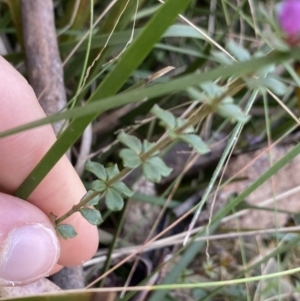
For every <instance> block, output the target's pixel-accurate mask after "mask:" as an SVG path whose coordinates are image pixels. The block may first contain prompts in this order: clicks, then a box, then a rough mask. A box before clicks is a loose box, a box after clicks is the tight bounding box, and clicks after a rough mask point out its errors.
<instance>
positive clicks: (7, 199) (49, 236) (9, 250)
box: [0, 193, 60, 286]
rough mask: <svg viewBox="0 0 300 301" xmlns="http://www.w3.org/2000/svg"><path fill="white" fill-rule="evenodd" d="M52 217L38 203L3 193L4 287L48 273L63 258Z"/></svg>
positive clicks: (0, 264)
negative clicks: (37, 205)
mask: <svg viewBox="0 0 300 301" xmlns="http://www.w3.org/2000/svg"><path fill="white" fill-rule="evenodd" d="M59 251H60V247H59V242H58V239H57V237H56V235H55V230H54V228H53V226H52V224H51V222H50V220H49V218H48V217H47V216H46V215H45V213H43V212H42V211H41V210H40V209H38V208H37V207H35V206H34V205H32V204H30V203H28V202H25V201H23V200H21V199H18V198H16V197H13V196H11V195H7V194H3V193H0V286H13V285H22V284H27V283H30V282H34V281H36V280H38V279H39V278H42V277H44V276H48V275H49V273H50V271H51V270H52V269H53V267H54V266H55V264H56V262H57V260H58V258H59Z"/></svg>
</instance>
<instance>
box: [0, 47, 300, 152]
mask: <svg viewBox="0 0 300 301" xmlns="http://www.w3.org/2000/svg"><path fill="white" fill-rule="evenodd" d="M298 58H300V52H299V50H298V49H294V50H292V51H290V52H277V51H274V52H273V53H272V54H270V55H268V56H265V57H262V58H256V59H251V60H249V61H246V62H239V63H233V64H232V65H230V66H226V67H223V66H221V67H218V68H216V69H214V70H212V71H209V72H207V73H201V74H191V75H186V76H182V77H180V78H177V79H173V80H171V81H169V82H167V83H161V84H159V85H155V86H151V87H146V88H143V89H138V90H133V91H128V92H124V93H120V94H118V95H115V96H111V97H109V96H106V97H104V98H103V99H101V97H100V96H99V99H96V100H94V101H95V102H94V101H93V102H94V103H89V104H87V105H86V106H84V107H80V108H74V109H72V110H69V111H67V112H63V113H58V114H56V115H53V116H50V117H46V118H42V119H39V120H36V121H33V122H30V123H27V124H25V125H22V126H18V127H15V128H12V129H10V130H7V131H3V132H0V138H4V137H7V136H10V135H13V134H17V133H20V132H22V131H25V130H29V129H32V128H35V127H38V126H42V125H45V124H48V123H54V122H57V121H60V120H64V119H69V118H74V117H81V116H86V115H91V114H93V113H98V114H100V113H103V112H105V111H107V110H109V109H113V108H116V107H119V106H122V105H126V104H129V103H133V102H137V101H139V100H141V99H143V98H148V99H150V98H154V97H157V96H162V95H165V94H167V93H172V92H178V91H183V90H185V89H186V88H188V87H190V86H193V85H197V84H200V83H204V82H208V81H214V80H216V79H218V78H220V77H222V78H223V79H226V78H228V77H230V76H232V75H233V74H234V75H236V76H242V75H245V74H249V73H251V72H253V71H255V70H258V69H259V68H263V67H265V66H268V65H270V64H274V63H280V62H284V61H288V60H290V59H298ZM79 136H80V134H78V137H79ZM71 145H72V144H70V145H69V146H71Z"/></svg>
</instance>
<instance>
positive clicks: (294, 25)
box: [278, 0, 300, 46]
mask: <svg viewBox="0 0 300 301" xmlns="http://www.w3.org/2000/svg"><path fill="white" fill-rule="evenodd" d="M278 22H279V24H280V27H281V29H282V30H283V32H284V33H285V34H286V38H287V42H288V44H289V45H290V46H295V45H297V44H298V43H299V42H300V0H286V1H283V2H281V3H280V5H279V6H278Z"/></svg>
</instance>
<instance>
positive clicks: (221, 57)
mask: <svg viewBox="0 0 300 301" xmlns="http://www.w3.org/2000/svg"><path fill="white" fill-rule="evenodd" d="M211 55H212V57H213V58H214V59H215V60H216V61H217V62H219V63H220V64H222V65H230V64H232V63H233V59H232V58H231V57H229V56H228V55H227V54H225V53H224V52H222V51H212V52H211Z"/></svg>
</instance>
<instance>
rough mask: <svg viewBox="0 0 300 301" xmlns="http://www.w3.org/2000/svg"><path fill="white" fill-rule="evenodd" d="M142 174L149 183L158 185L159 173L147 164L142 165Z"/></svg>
mask: <svg viewBox="0 0 300 301" xmlns="http://www.w3.org/2000/svg"><path fill="white" fill-rule="evenodd" d="M143 174H144V176H145V177H146V178H147V179H148V180H149V181H150V182H154V183H159V182H160V180H161V174H160V172H159V171H158V170H157V169H156V168H155V166H153V165H151V164H148V163H147V162H145V163H144V164H143Z"/></svg>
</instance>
